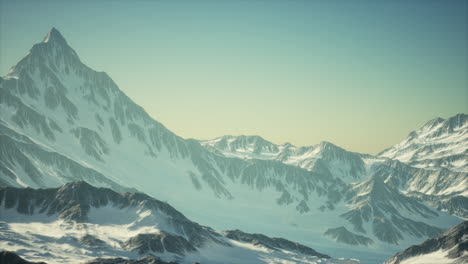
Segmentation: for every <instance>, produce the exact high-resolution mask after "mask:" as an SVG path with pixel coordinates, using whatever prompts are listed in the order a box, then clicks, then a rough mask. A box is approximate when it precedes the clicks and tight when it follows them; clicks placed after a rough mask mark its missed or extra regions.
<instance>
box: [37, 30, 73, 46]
mask: <svg viewBox="0 0 468 264" xmlns="http://www.w3.org/2000/svg"><path fill="white" fill-rule="evenodd" d="M42 42H43V43H52V42H56V43H65V44H66V43H67V42H66V40H65V38H64V37H63V36H62V34H61V33H60V31H58V30H57V29H56V28H55V27H52V29H51V30H50V31H49V32H48V33H47V35H46V36H45V38H44V40H43V41H42Z"/></svg>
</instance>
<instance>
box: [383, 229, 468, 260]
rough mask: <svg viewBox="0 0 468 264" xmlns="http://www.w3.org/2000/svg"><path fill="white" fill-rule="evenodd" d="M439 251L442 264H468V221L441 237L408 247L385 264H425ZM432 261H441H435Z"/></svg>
mask: <svg viewBox="0 0 468 264" xmlns="http://www.w3.org/2000/svg"><path fill="white" fill-rule="evenodd" d="M438 251H441V253H440V254H439V255H442V257H443V259H445V261H444V263H468V221H465V222H463V223H461V224H459V225H457V226H455V227H453V228H451V229H450V230H448V231H447V232H445V233H444V234H442V235H441V236H439V237H437V238H432V239H429V240H426V241H425V242H424V243H422V244H420V245H417V246H412V247H409V248H408V249H406V250H404V251H403V252H401V253H398V254H396V255H395V256H393V257H392V258H391V259H389V260H388V261H387V262H385V263H386V264H400V263H405V261H410V260H411V261H412V262H411V263H421V264H422V263H425V261H427V260H428V259H425V258H424V257H425V256H429V259H430V258H431V254H434V253H437V252H438ZM432 258H433V257H432ZM433 261H442V260H435V259H433Z"/></svg>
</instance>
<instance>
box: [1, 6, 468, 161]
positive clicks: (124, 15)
mask: <svg viewBox="0 0 468 264" xmlns="http://www.w3.org/2000/svg"><path fill="white" fill-rule="evenodd" d="M467 24H468V1H442V0H440V1H431V0H422V1H418V0H413V1H379V0H374V1H333V0H330V1H294V0H292V1H286V0H285V1H279V0H271V1H267V0H262V1H255V0H253V1H247V0H241V1H227V0H226V1H224V0H221V1H214V0H213V1H177V0H173V1H149V0H144V1H138V0H137V1H110V0H103V1H47V0H46V1H21V0H19V1H9V0H8V1H7V0H0V75H5V74H6V73H7V71H8V69H9V68H10V67H11V66H12V65H14V64H15V63H16V62H17V61H19V60H20V59H21V58H22V57H23V56H24V55H25V54H26V53H27V52H28V50H29V49H30V48H31V46H32V45H33V44H34V43H37V42H40V41H41V40H42V38H43V37H44V35H45V34H46V33H47V32H48V31H49V30H50V28H51V27H53V26H54V27H56V28H57V29H58V30H60V32H61V33H62V34H63V35H64V37H65V38H66V39H67V41H68V42H69V44H70V45H71V46H72V47H73V48H74V49H75V50H76V51H77V53H78V54H79V56H80V57H81V59H82V61H83V62H84V63H86V64H87V65H89V66H90V67H92V68H94V69H96V70H98V71H105V72H107V73H108V74H109V75H110V76H111V77H112V78H113V79H114V80H115V81H116V83H117V84H118V85H119V86H120V88H121V89H122V90H123V91H124V92H125V93H127V94H128V95H129V96H130V97H131V98H132V99H133V100H134V101H136V102H137V103H138V104H140V105H141V106H143V107H144V108H145V109H146V111H148V113H149V114H150V115H151V116H153V117H154V118H155V119H157V120H159V121H161V122H162V123H163V124H165V125H166V126H167V127H168V128H169V129H171V130H172V131H174V132H175V133H177V134H178V135H180V136H183V137H192V138H198V139H208V138H213V137H216V136H221V135H225V134H234V135H237V134H258V135H261V136H263V137H265V138H267V139H269V140H272V141H274V142H277V143H284V142H291V143H293V144H297V145H311V144H316V143H318V142H320V141H322V140H327V141H331V142H333V143H335V144H337V145H339V146H342V147H345V148H347V149H350V150H353V151H358V152H367V153H376V152H378V151H380V150H383V149H384V148H386V147H389V146H391V145H393V144H395V143H397V142H399V141H400V140H402V139H403V138H404V137H406V135H407V134H408V133H409V132H410V131H411V130H414V129H417V128H418V127H419V126H421V125H422V124H423V123H424V122H426V121H427V120H429V119H432V118H434V117H437V116H441V117H449V116H451V115H454V114H456V113H459V112H465V113H467V112H468V79H467V78H468V77H467V72H468V50H467V49H468V48H467V47H468V32H467V31H468V26H467Z"/></svg>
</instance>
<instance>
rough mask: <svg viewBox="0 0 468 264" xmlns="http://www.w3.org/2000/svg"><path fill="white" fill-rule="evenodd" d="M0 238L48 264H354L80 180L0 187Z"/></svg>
mask: <svg viewBox="0 0 468 264" xmlns="http://www.w3.org/2000/svg"><path fill="white" fill-rule="evenodd" d="M0 237H2V239H1V240H0V248H5V249H9V250H15V251H18V252H21V254H24V256H25V257H28V258H32V259H34V260H43V261H46V262H48V263H71V262H74V263H76V262H77V261H78V262H80V263H82V262H84V261H85V260H86V259H88V260H89V259H90V258H92V257H94V258H96V257H99V259H93V260H89V261H90V263H173V262H165V261H176V262H178V263H191V262H202V263H219V262H223V263H264V262H265V263H266V262H268V261H269V259H270V260H274V261H280V260H281V261H288V260H291V259H295V258H300V259H303V261H304V262H303V263H314V261H318V260H320V261H322V262H324V263H355V261H353V260H336V259H331V258H330V257H329V256H328V255H326V254H322V253H319V252H317V251H315V250H314V249H312V248H310V247H307V246H304V245H301V244H299V243H296V242H292V241H289V240H286V239H283V238H270V237H268V236H265V235H261V234H248V233H244V232H242V231H239V230H235V231H228V232H227V233H224V234H221V233H218V232H216V231H214V230H213V229H211V228H208V227H204V226H201V225H199V224H197V223H195V222H192V221H190V220H189V219H188V218H186V217H185V216H184V215H183V214H181V213H180V212H178V211H177V210H176V209H174V208H173V207H172V206H170V205H169V204H167V203H165V202H161V201H159V200H156V199H154V198H151V197H149V196H147V195H145V194H141V193H117V192H115V191H113V190H111V189H108V188H98V187H94V186H91V185H89V184H87V183H86V182H74V183H69V184H66V185H64V186H62V187H60V188H50V189H31V188H15V187H0ZM257 242H258V243H257ZM213 251H214V252H218V251H221V252H225V254H226V256H228V257H226V256H225V254H221V255H216V254H213ZM5 254H7V253H5ZM237 254H238V255H237ZM7 255H8V256H9V257H8V259H13V260H14V259H15V257H14V255H11V254H10V253H8V254H7ZM146 255H154V256H157V257H154V256H147V257H144V256H146ZM231 255H232V256H231ZM229 256H231V257H229ZM233 256H234V257H233ZM142 257H143V258H142ZM128 259H134V260H128ZM25 263H27V262H25ZM174 263H175V262H174Z"/></svg>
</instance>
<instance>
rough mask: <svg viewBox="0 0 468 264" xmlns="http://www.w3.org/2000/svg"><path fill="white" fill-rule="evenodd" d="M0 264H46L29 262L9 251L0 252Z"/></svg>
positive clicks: (43, 263)
mask: <svg viewBox="0 0 468 264" xmlns="http://www.w3.org/2000/svg"><path fill="white" fill-rule="evenodd" d="M0 263H1V264H46V263H45V262H30V261H27V260H25V259H23V258H21V257H20V256H18V255H17V254H16V253H15V252H11V251H0Z"/></svg>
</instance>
